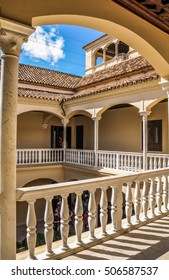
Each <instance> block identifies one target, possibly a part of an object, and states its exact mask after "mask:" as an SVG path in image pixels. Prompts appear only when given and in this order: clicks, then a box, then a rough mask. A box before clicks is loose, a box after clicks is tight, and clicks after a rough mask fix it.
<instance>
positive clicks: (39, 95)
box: [18, 87, 72, 101]
mask: <svg viewBox="0 0 169 280" xmlns="http://www.w3.org/2000/svg"><path fill="white" fill-rule="evenodd" d="M18 96H19V97H28V98H35V99H45V100H54V101H61V100H62V99H66V98H68V97H71V96H72V94H69V93H67V94H66V93H64V94H63V92H62V93H61V92H59V91H58V92H56V93H52V92H49V91H42V90H34V89H29V88H21V87H19V88H18Z"/></svg>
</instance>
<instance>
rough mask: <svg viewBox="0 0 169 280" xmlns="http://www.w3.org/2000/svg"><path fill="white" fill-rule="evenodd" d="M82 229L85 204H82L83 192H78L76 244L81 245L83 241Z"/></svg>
mask: <svg viewBox="0 0 169 280" xmlns="http://www.w3.org/2000/svg"><path fill="white" fill-rule="evenodd" d="M82 230H83V204H82V192H78V193H76V204H75V232H76V244H77V245H81V244H82V243H83V242H82V239H81V238H82Z"/></svg>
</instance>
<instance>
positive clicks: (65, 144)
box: [61, 120, 69, 162]
mask: <svg viewBox="0 0 169 280" xmlns="http://www.w3.org/2000/svg"><path fill="white" fill-rule="evenodd" d="M61 122H62V124H63V150H64V151H63V162H65V161H66V148H67V124H68V122H69V120H62V121H61Z"/></svg>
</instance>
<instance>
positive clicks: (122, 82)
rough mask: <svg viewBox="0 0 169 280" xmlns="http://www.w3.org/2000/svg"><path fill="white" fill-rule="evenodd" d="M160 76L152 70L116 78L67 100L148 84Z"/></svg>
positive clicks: (83, 90) (81, 91)
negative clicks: (143, 83)
mask: <svg viewBox="0 0 169 280" xmlns="http://www.w3.org/2000/svg"><path fill="white" fill-rule="evenodd" d="M158 78H159V75H158V74H157V73H156V71H155V70H151V71H149V72H146V73H140V74H136V75H132V76H130V77H123V78H116V79H114V80H112V81H108V82H105V83H103V84H100V85H96V86H94V85H93V86H92V85H91V86H90V87H89V88H85V89H81V90H79V91H78V92H77V93H76V94H74V95H73V96H69V97H67V100H70V99H76V98H80V97H84V96H89V95H94V94H99V93H103V92H105V91H109V90H113V89H118V88H122V87H127V86H131V85H134V84H137V83H142V82H147V81H150V80H154V79H158Z"/></svg>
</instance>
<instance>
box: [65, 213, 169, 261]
mask: <svg viewBox="0 0 169 280" xmlns="http://www.w3.org/2000/svg"><path fill="white" fill-rule="evenodd" d="M168 259H169V216H166V217H163V218H162V219H160V220H156V221H154V222H152V223H150V224H148V225H145V226H143V227H140V228H139V229H135V230H133V231H131V232H128V233H125V234H124V235H120V236H118V237H116V238H114V239H112V240H108V241H106V242H104V243H102V244H100V245H96V246H94V247H92V248H90V249H87V250H84V251H82V252H79V253H76V254H75V255H72V256H69V257H66V258H64V260H168Z"/></svg>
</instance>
